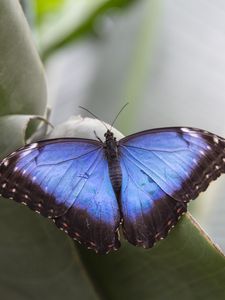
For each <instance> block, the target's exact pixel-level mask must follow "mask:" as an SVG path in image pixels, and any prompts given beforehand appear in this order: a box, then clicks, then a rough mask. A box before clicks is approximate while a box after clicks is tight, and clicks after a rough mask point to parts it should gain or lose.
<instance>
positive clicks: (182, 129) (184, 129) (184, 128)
mask: <svg viewBox="0 0 225 300" xmlns="http://www.w3.org/2000/svg"><path fill="white" fill-rule="evenodd" d="M181 131H183V132H189V131H190V129H188V128H186V127H183V128H181Z"/></svg>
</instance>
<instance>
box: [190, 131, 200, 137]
mask: <svg viewBox="0 0 225 300" xmlns="http://www.w3.org/2000/svg"><path fill="white" fill-rule="evenodd" d="M190 135H191V136H193V137H197V138H198V137H199V135H198V134H197V133H194V132H193V133H190Z"/></svg>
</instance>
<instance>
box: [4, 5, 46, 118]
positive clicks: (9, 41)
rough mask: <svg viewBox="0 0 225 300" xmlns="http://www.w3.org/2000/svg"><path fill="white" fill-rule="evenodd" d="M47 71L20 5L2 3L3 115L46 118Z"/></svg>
mask: <svg viewBox="0 0 225 300" xmlns="http://www.w3.org/2000/svg"><path fill="white" fill-rule="evenodd" d="M45 107H46V82H45V76H44V70H43V67H42V64H41V62H40V59H39V57H38V54H37V51H36V49H35V47H34V43H33V41H32V38H31V34H30V30H29V28H28V25H27V22H26V20H25V17H24V15H23V12H22V10H21V7H20V4H19V1H15V0H1V1H0V115H5V114H21V113H22V114H38V115H39V114H40V115H41V114H43V113H44V111H45Z"/></svg>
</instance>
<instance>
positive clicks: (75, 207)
mask: <svg viewBox="0 0 225 300" xmlns="http://www.w3.org/2000/svg"><path fill="white" fill-rule="evenodd" d="M224 149H225V140H224V139H223V138H221V137H219V136H217V135H214V134H212V133H210V132H207V131H204V130H200V129H195V128H186V127H185V128H182V127H171V128H159V129H151V130H146V131H142V132H139V133H135V134H132V135H129V136H127V137H124V138H122V139H120V140H119V141H117V140H116V138H115V137H114V135H113V133H112V132H111V131H110V130H109V129H108V130H107V131H106V133H105V141H104V142H102V141H101V140H100V139H99V140H92V139H82V138H58V139H51V140H43V141H39V142H36V143H31V144H29V145H26V146H24V147H22V148H20V149H18V150H17V151H15V152H13V153H12V154H10V155H9V156H7V157H6V158H5V159H3V160H2V161H1V163H0V193H1V195H2V196H3V197H6V198H9V199H13V200H15V201H17V202H20V203H23V204H25V205H27V206H28V207H29V208H31V209H32V210H34V211H36V212H38V213H40V214H41V215H43V216H45V217H47V218H50V219H52V220H53V221H54V222H55V224H56V225H57V226H58V227H59V228H60V229H62V230H64V231H65V232H66V233H67V234H68V235H69V236H70V237H72V238H73V239H75V240H77V241H78V242H80V243H81V244H83V245H84V246H86V247H87V248H89V249H93V250H95V251H96V252H97V253H101V254H105V253H108V252H110V251H112V250H117V249H118V248H119V247H120V241H119V232H118V230H119V228H120V226H121V227H122V231H123V235H124V237H125V238H126V239H127V240H128V241H129V242H130V243H131V244H133V245H136V246H142V247H144V248H150V247H152V246H153V245H154V244H155V242H156V241H158V240H160V239H163V238H165V237H166V236H167V234H168V232H169V230H170V229H171V228H172V227H174V225H175V224H176V223H177V222H178V219H179V218H180V216H181V215H182V214H183V213H185V212H186V211H187V203H188V202H189V201H190V200H191V199H195V198H196V197H197V196H198V195H199V193H200V192H202V191H204V190H206V188H207V187H208V185H209V183H210V182H211V181H212V180H215V179H216V178H217V177H218V176H220V175H221V173H224V171H225V151H224Z"/></svg>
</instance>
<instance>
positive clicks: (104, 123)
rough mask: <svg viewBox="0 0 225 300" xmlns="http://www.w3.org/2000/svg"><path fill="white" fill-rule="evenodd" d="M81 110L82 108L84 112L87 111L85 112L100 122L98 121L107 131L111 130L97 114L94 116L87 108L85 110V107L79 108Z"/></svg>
mask: <svg viewBox="0 0 225 300" xmlns="http://www.w3.org/2000/svg"><path fill="white" fill-rule="evenodd" d="M78 107H79V108H81V109H83V110H85V111H87V112H88V113H89V114H90V115H92V116H93V117H94V118H95V119H96V120H98V121H100V122H101V123H102V124H103V125H104V127H105V128H106V130H109V128H108V127H107V126H106V125H105V123H104V122H103V121H102V120H100V119H99V118H98V117H97V116H96V115H95V114H93V113H92V112H91V111H90V110H88V109H87V108H85V107H83V106H80V105H79V106H78Z"/></svg>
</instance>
